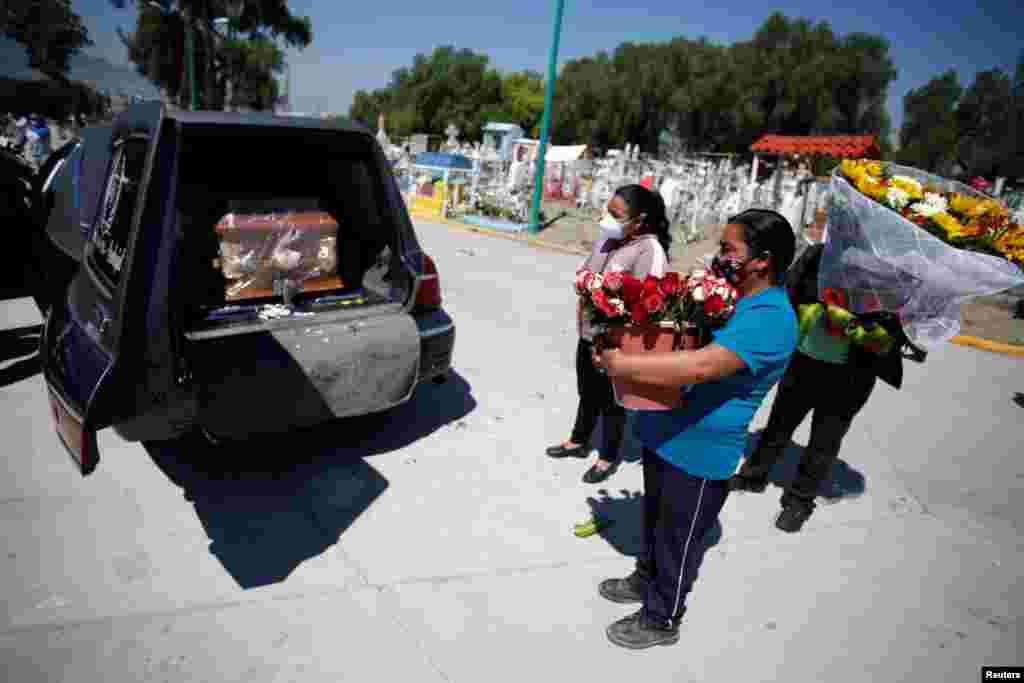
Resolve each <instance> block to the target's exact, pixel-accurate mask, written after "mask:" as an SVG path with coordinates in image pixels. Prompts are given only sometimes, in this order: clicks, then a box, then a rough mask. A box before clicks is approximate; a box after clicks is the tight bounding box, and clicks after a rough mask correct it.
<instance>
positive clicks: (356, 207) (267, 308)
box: [171, 126, 413, 340]
mask: <svg viewBox="0 0 1024 683" xmlns="http://www.w3.org/2000/svg"><path fill="white" fill-rule="evenodd" d="M181 134H182V135H183V139H182V149H183V152H182V156H181V161H180V166H179V169H178V173H177V177H178V183H177V188H176V198H175V204H176V207H177V224H178V241H179V242H178V257H177V259H176V263H177V265H176V268H175V278H174V280H175V284H174V286H173V287H172V290H173V291H172V293H171V294H172V298H173V299H174V300H175V303H174V304H172V305H173V308H174V309H175V312H176V313H177V314H178V316H180V317H179V320H181V323H182V325H183V327H184V331H185V333H186V336H188V337H189V338H190V339H193V340H201V339H207V338H212V337H220V336H225V335H234V334H240V333H246V332H255V331H259V330H266V329H277V328H280V327H281V326H288V325H290V324H306V323H308V322H310V320H309V318H311V317H314V316H317V315H319V314H325V313H329V314H332V317H333V316H334V314H338V315H342V316H343V317H344V318H346V319H347V318H350V317H353V316H362V315H370V314H378V313H382V312H383V311H371V310H369V309H373V308H375V307H378V306H390V307H392V308H394V309H395V310H396V311H397V310H400V309H401V308H402V307H403V306H404V304H405V302H406V301H407V299H408V297H409V295H410V292H411V290H412V287H413V278H412V275H411V273H410V272H408V270H407V269H406V268H405V267H403V264H402V263H401V261H400V259H399V258H398V255H399V254H400V253H401V247H402V245H401V237H400V230H399V227H398V218H397V216H396V215H395V214H394V207H391V206H390V205H389V204H388V200H387V197H386V196H385V193H384V192H383V189H382V188H383V180H384V179H382V178H380V175H379V174H380V173H381V172H382V171H383V169H382V168H381V167H380V166H379V161H378V159H377V156H376V154H375V148H374V147H373V141H372V139H370V138H369V137H368V136H363V135H359V134H356V133H350V132H344V131H310V130H302V129H289V128H270V127H241V126H239V127H227V126H217V127H207V128H204V127H196V128H190V127H185V128H184V129H183V130H182V133H181ZM385 172H386V171H385ZM342 311H344V313H343V314H342V313H341V312H342Z"/></svg>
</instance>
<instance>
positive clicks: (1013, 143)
mask: <svg viewBox="0 0 1024 683" xmlns="http://www.w3.org/2000/svg"><path fill="white" fill-rule="evenodd" d="M1018 71H1022V67H1020V66H1018ZM903 109H904V121H903V127H902V128H901V129H900V150H899V151H898V152H897V153H896V154H895V155H894V159H895V160H897V161H900V162H902V163H905V164H908V165H912V166H917V167H919V168H923V169H925V170H928V171H933V172H936V173H940V174H949V173H951V172H952V170H953V165H954V164H960V165H961V167H962V168H963V172H964V174H965V175H967V176H975V175H981V176H987V177H990V178H991V177H994V176H997V175H1006V176H1010V177H1015V176H1017V175H1020V174H1022V173H1024V145H1022V140H1021V137H1022V132H1024V99H1022V98H1021V96H1020V95H1019V94H1018V95H1017V96H1015V86H1014V82H1013V81H1012V80H1011V78H1010V75H1009V74H1008V73H1006V72H1005V71H1003V70H1002V69H990V70H988V71H982V72H980V73H978V75H977V76H976V77H975V79H974V83H972V84H971V86H970V87H969V88H967V89H966V90H965V89H964V88H963V87H962V86H961V85H960V82H959V79H958V78H957V74H956V72H955V71H953V70H949V71H947V72H945V73H943V74H942V75H940V76H936V77H935V78H933V79H932V80H931V81H929V82H928V83H927V84H925V85H924V86H922V87H920V88H917V89H915V90H911V91H910V92H909V93H907V96H906V97H905V98H904V99H903Z"/></svg>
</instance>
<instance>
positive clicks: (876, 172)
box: [862, 159, 882, 178]
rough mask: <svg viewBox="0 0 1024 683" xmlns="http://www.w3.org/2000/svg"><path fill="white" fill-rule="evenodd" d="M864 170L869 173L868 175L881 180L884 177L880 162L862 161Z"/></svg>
mask: <svg viewBox="0 0 1024 683" xmlns="http://www.w3.org/2000/svg"><path fill="white" fill-rule="evenodd" d="M862 163H863V167H864V170H865V171H867V173H868V175H870V176H872V177H875V178H881V177H882V163H881V162H880V161H868V160H866V159H865V160H862Z"/></svg>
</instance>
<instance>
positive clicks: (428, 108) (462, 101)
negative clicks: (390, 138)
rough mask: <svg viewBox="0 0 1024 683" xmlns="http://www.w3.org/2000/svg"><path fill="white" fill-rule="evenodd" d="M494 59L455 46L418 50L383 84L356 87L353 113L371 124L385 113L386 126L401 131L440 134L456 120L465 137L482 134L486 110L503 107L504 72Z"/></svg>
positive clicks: (403, 133) (398, 133)
mask: <svg viewBox="0 0 1024 683" xmlns="http://www.w3.org/2000/svg"><path fill="white" fill-rule="evenodd" d="M489 64H490V59H489V58H488V57H487V56H485V55H480V54H476V53H474V52H473V51H471V50H465V49H463V50H457V49H456V48H454V47H452V46H443V47H439V48H437V49H435V50H434V51H433V52H432V53H431V54H430V55H423V54H419V55H416V57H415V58H414V59H413V63H412V66H411V67H403V68H401V69H398V70H396V71H395V72H394V73H393V74H392V76H391V82H390V83H389V84H388V85H387V86H386V87H384V88H382V89H379V90H375V91H372V92H367V91H364V90H360V91H357V92H356V93H355V95H354V97H353V101H352V106H351V107H350V109H349V117H350V118H352V119H354V120H356V121H359V122H361V123H363V124H364V125H366V126H367V127H369V128H370V129H371V130H372V129H376V127H377V116H378V115H379V114H381V113H383V114H384V116H385V119H386V121H387V126H388V131H389V133H390V134H392V135H394V136H397V137H406V136H408V135H411V134H413V133H427V134H433V135H442V134H443V133H444V131H445V129H446V128H447V127H448V125H449V124H454V125H455V126H456V127H458V129H459V130H460V131H461V132H462V135H463V137H464V138H469V139H479V138H480V136H481V131H482V127H483V123H484V121H483V118H484V117H483V113H484V112H489V113H490V114H491V115H493V114H494V113H495V112H500V111H502V106H503V99H502V78H501V75H500V74H499V73H498V72H497V71H495V70H494V69H492V68H490V65H489Z"/></svg>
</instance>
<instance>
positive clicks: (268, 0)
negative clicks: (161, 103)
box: [111, 0, 313, 109]
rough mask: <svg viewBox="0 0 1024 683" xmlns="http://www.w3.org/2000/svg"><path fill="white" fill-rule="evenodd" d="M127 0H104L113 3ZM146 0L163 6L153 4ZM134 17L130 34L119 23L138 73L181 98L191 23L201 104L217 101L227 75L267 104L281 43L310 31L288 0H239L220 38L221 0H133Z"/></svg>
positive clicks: (253, 99) (251, 99)
mask: <svg viewBox="0 0 1024 683" xmlns="http://www.w3.org/2000/svg"><path fill="white" fill-rule="evenodd" d="M127 1H128V0H111V2H112V3H113V4H114V5H115V6H118V7H124V6H126V4H127ZM152 2H157V4H159V5H161V6H162V9H158V8H156V7H154V6H153V4H152ZM135 4H136V7H137V9H138V20H137V22H136V27H135V31H134V32H133V33H131V34H128V33H125V32H123V31H119V34H120V36H121V40H122V42H124V44H125V46H126V47H127V48H128V57H129V60H130V61H132V62H133V63H134V64H135V65H136V68H137V69H138V71H139V73H140V74H142V75H143V76H145V77H146V78H148V79H149V80H150V81H152V82H153V83H154V84H156V85H157V87H159V88H161V89H162V90H164V91H165V92H166V93H167V94H168V95H169V96H171V97H175V98H177V99H179V100H180V102H181V104H183V105H184V104H185V103H186V102H187V99H188V93H186V92H185V89H184V87H183V86H184V81H183V76H182V73H183V66H184V61H183V60H184V29H185V26H186V22H187V23H188V25H189V26H190V27H191V28H192V29H193V32H192V38H193V58H194V60H195V64H194V68H193V73H194V75H195V78H196V82H197V88H198V90H199V91H200V92H202V93H203V100H204V102H203V103H204V106H205V107H206V108H220V107H221V106H223V103H224V91H225V87H226V84H227V80H228V79H229V78H230V79H232V82H233V83H235V82H236V81H237V82H238V85H239V86H240V87H239V88H238V91H239V100H240V101H241V102H242V103H244V104H247V105H248V106H252V107H254V108H257V109H260V108H269V107H270V106H272V105H273V103H274V100H275V99H276V97H277V85H276V83H275V82H274V78H273V76H274V73H275V72H280V71H281V70H282V69H283V67H284V52H283V51H282V49H281V46H280V44H282V43H283V44H284V45H285V46H289V47H298V48H305V47H307V46H308V45H309V44H310V43H311V42H312V39H313V33H312V22H311V20H310V19H309V17H298V16H295V15H293V14H292V13H291V12H290V11H289V9H288V3H287V0H245V2H244V5H243V8H242V13H241V15H240V16H239V18H238V19H237V20H235V21H233V22H231V26H230V32H231V33H232V34H233V35H235V36H238V37H237V38H230V39H225V38H223V37H221V35H220V34H219V33H218V30H217V27H216V25H215V24H214V20H215V19H217V18H219V17H223V16H227V14H228V13H227V2H226V0H177V1H176V2H174V0H152V1H151V0H135Z"/></svg>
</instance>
